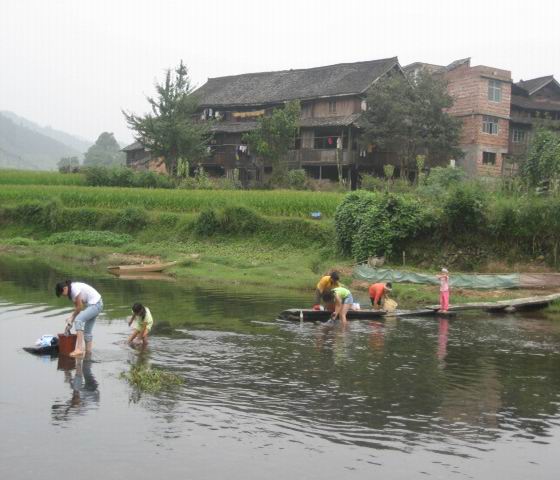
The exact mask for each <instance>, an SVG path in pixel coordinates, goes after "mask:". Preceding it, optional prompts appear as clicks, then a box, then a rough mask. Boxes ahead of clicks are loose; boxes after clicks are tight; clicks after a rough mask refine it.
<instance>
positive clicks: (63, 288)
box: [55, 280, 103, 357]
mask: <svg viewBox="0 0 560 480" xmlns="http://www.w3.org/2000/svg"><path fill="white" fill-rule="evenodd" d="M55 293H56V296H57V297H60V296H61V295H65V296H67V297H68V298H69V299H70V300H72V302H74V311H73V312H72V315H70V318H69V319H68V320H67V321H66V327H67V329H70V327H71V326H72V324H73V323H75V326H74V328H75V329H76V334H77V337H78V338H77V340H76V348H75V349H74V351H73V352H72V353H70V355H71V356H73V357H75V356H78V355H83V354H84V351H85V352H86V353H91V350H92V348H93V335H92V330H93V325H94V324H95V319H96V318H97V316H98V315H99V314H100V313H101V312H102V311H103V300H102V299H101V295H100V294H99V292H98V291H97V290H96V289H95V288H93V287H91V286H90V285H88V284H87V283H81V282H72V281H70V280H66V281H65V282H59V283H57V284H56V287H55ZM84 340H85V350H84Z"/></svg>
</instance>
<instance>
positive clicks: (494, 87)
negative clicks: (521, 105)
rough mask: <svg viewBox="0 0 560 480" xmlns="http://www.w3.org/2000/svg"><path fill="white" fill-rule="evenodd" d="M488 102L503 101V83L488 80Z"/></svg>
mask: <svg viewBox="0 0 560 480" xmlns="http://www.w3.org/2000/svg"><path fill="white" fill-rule="evenodd" d="M488 100H490V101H491V102H501V101H502V82H500V81H498V80H488Z"/></svg>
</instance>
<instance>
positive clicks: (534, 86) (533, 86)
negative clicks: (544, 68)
mask: <svg viewBox="0 0 560 480" xmlns="http://www.w3.org/2000/svg"><path fill="white" fill-rule="evenodd" d="M553 80H554V77H553V76H552V75H547V76H546V77H539V78H533V79H531V80H521V81H519V82H517V83H516V85H517V86H518V87H521V88H522V89H524V90H526V91H527V92H528V93H529V95H532V94H533V93H535V92H536V91H538V90H540V89H541V88H543V87H544V86H545V85H548V84H549V83H550V82H551V81H553Z"/></svg>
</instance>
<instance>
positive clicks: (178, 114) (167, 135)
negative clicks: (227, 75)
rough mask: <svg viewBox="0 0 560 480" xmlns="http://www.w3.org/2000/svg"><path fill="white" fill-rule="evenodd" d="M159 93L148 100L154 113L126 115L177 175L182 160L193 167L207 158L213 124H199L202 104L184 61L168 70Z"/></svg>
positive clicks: (145, 144)
mask: <svg viewBox="0 0 560 480" xmlns="http://www.w3.org/2000/svg"><path fill="white" fill-rule="evenodd" d="M156 91H157V96H156V97H146V99H147V100H148V103H149V104H150V106H151V109H152V112H151V113H148V114H146V115H144V116H139V115H134V114H133V113H127V112H124V111H123V114H124V116H125V118H126V121H127V123H128V126H129V127H130V128H131V129H132V130H134V131H135V132H136V134H137V137H138V138H139V140H140V142H141V143H142V144H143V145H144V146H145V147H146V148H148V149H149V150H150V151H151V152H152V153H153V154H154V155H156V156H162V157H164V159H165V165H166V167H167V171H168V173H169V174H170V175H173V176H176V175H177V164H178V163H181V162H179V160H181V161H188V162H189V164H191V165H192V164H194V163H197V162H199V161H201V160H202V159H203V158H204V157H205V156H206V149H207V146H208V142H209V141H210V135H209V124H208V123H207V122H200V121H197V116H198V115H197V109H198V102H197V100H196V97H195V95H194V94H193V87H192V85H191V81H190V78H189V76H188V70H187V67H186V66H185V65H184V64H183V62H182V61H181V63H180V64H179V66H178V67H177V68H176V69H175V70H173V72H172V71H171V69H168V70H167V73H166V75H165V81H164V83H162V84H161V83H156Z"/></svg>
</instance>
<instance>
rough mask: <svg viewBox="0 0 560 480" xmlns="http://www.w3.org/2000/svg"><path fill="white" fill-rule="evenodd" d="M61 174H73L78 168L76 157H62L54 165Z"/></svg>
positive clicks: (78, 162)
mask: <svg viewBox="0 0 560 480" xmlns="http://www.w3.org/2000/svg"><path fill="white" fill-rule="evenodd" d="M56 166H57V167H58V171H59V172H61V173H74V172H77V171H78V169H79V168H80V160H79V159H78V157H62V158H61V159H60V160H59V161H58V163H57V164H56Z"/></svg>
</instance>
